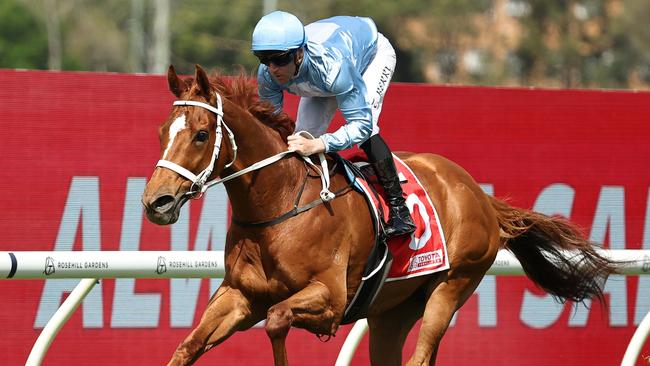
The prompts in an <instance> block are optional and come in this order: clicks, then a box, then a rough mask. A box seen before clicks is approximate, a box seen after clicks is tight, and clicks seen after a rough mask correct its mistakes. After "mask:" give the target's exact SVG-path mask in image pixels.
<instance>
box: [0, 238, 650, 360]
mask: <svg viewBox="0 0 650 366" xmlns="http://www.w3.org/2000/svg"><path fill="white" fill-rule="evenodd" d="M603 254H605V255H606V256H608V257H609V258H611V259H614V260H616V261H625V262H627V264H626V265H625V266H622V267H619V272H620V273H621V274H624V275H632V276H636V275H648V274H650V250H604V251H603ZM223 258H224V254H223V251H131V252H124V251H83V252H20V251H16V252H0V279H51V278H81V279H83V280H82V281H81V282H80V283H79V284H78V285H77V287H76V288H75V289H74V290H73V292H72V293H71V294H70V296H68V298H67V299H66V301H64V303H63V304H62V305H61V307H60V308H59V309H58V310H57V312H56V313H55V314H54V316H53V317H52V318H51V319H50V320H49V322H48V323H47V325H46V326H45V328H43V331H42V332H41V334H40V336H39V337H38V339H37V340H36V343H35V344H34V347H33V348H32V351H31V353H30V355H29V358H28V359H27V363H26V364H25V365H26V366H39V365H40V364H41V362H42V361H43V358H44V357H45V354H46V353H47V350H48V349H49V347H50V344H51V343H52V341H53V340H54V338H55V337H56V335H57V333H58V332H59V330H60V329H61V328H62V327H63V325H64V324H65V322H66V321H67V320H68V318H70V316H71V315H72V313H73V312H74V311H75V310H76V309H77V308H78V307H79V304H81V302H82V301H83V299H84V297H85V296H86V295H87V294H88V293H89V292H90V290H91V289H92V288H93V286H94V285H95V283H97V279H100V278H101V279H104V278H150V279H151V278H216V277H223V276H224V272H225V266H224V260H223ZM488 274H490V275H499V276H504V275H505V276H520V275H524V272H523V269H522V268H521V265H520V264H519V262H518V261H517V259H516V258H515V257H514V256H513V255H512V254H511V253H510V252H507V251H504V250H502V251H500V252H499V253H498V255H497V258H496V260H495V261H494V264H493V265H492V267H491V268H490V269H489V271H488ZM367 330H368V323H367V322H366V320H365V319H362V320H359V321H358V322H357V323H356V324H355V325H354V327H353V328H352V331H351V332H350V333H349V334H348V337H347V338H346V340H345V343H344V344H343V347H342V348H341V351H340V353H339V357H338V358H337V360H336V366H347V365H349V364H350V361H351V360H352V356H353V355H354V352H355V351H356V348H357V346H358V345H359V342H360V341H361V339H362V338H363V336H364V335H365V333H366V332H367ZM649 333H650V313H648V315H646V317H645V318H644V319H643V321H642V322H641V324H640V325H639V327H638V328H637V330H636V332H635V334H634V336H633V337H632V340H631V342H630V344H629V346H628V348H627V350H626V352H625V355H624V357H623V361H622V363H621V366H633V365H634V364H635V362H636V360H637V359H638V357H639V354H640V353H641V348H642V347H643V344H644V343H645V340H646V339H647V337H648V334H649Z"/></svg>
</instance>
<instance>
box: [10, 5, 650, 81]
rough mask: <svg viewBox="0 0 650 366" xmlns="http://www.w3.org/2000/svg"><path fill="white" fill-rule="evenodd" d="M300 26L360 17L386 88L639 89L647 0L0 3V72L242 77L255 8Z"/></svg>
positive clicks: (647, 52) (646, 54)
mask: <svg viewBox="0 0 650 366" xmlns="http://www.w3.org/2000/svg"><path fill="white" fill-rule="evenodd" d="M275 8H277V9H282V10H286V11H290V12H292V13H294V14H296V15H297V16H298V17H299V18H300V19H302V20H303V22H304V23H305V24H307V23H309V22H312V21H315V20H318V19H321V18H326V17H329V16H333V15H359V16H369V17H371V18H373V19H374V20H375V22H376V23H377V25H378V28H379V30H380V32H382V33H383V34H384V35H386V36H387V38H388V39H390V40H391V41H392V43H393V45H394V47H395V49H396V52H397V56H398V64H397V68H396V72H395V76H394V80H395V81H404V82H425V83H455V84H472V85H508V86H542V87H561V88H634V89H648V88H649V87H650V47H648V44H650V27H648V26H647V24H650V2H649V1H647V0H400V1H376V0H357V1H354V2H350V1H347V0H346V1H343V0H321V1H317V2H304V1H298V0H274V1H270V0H238V1H236V2H233V1H224V0H214V1H212V0H186V1H180V0H129V1H126V0H107V1H101V2H97V1H88V0H3V1H2V2H1V3H0V24H1V26H0V67H2V68H24V69H52V70H78V71H110V72H132V73H141V72H144V73H162V72H164V70H165V69H166V66H167V65H168V64H169V63H172V64H174V65H175V66H176V67H177V69H178V70H179V71H180V72H182V73H191V72H192V71H193V65H194V64H197V63H198V64H201V65H203V66H205V67H207V68H213V69H219V70H221V71H222V72H224V73H235V72H240V71H242V70H243V71H244V72H247V73H251V74H252V73H253V72H254V70H255V69H256V67H257V60H256V59H255V57H254V56H253V55H252V54H251V52H250V51H249V49H250V37H251V34H252V30H253V27H254V25H255V23H256V22H257V20H259V18H260V17H261V16H262V15H263V14H264V12H265V11H269V10H271V9H275Z"/></svg>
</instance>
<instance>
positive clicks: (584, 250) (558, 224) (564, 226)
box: [490, 197, 616, 303]
mask: <svg viewBox="0 0 650 366" xmlns="http://www.w3.org/2000/svg"><path fill="white" fill-rule="evenodd" d="M490 200H491V204H492V207H493V208H494V210H495V211H496V215H497V219H498V221H499V227H500V228H501V230H500V231H501V232H500V236H501V243H502V245H503V246H504V247H505V248H506V249H508V250H510V251H511V252H512V253H513V254H514V255H515V257H517V259H518V260H519V262H520V263H521V265H522V267H523V268H524V271H525V272H526V275H528V277H529V278H530V279H531V280H533V281H534V282H535V283H536V284H537V285H538V286H540V287H541V288H542V289H544V290H545V291H547V292H548V293H550V294H551V295H553V296H554V297H555V298H556V299H558V300H559V301H561V302H564V301H566V300H573V301H576V302H582V301H584V300H586V299H589V298H593V297H595V298H597V299H598V300H599V301H600V302H601V303H604V296H603V287H604V285H605V281H606V280H607V277H608V276H609V275H610V274H612V273H615V272H616V269H615V266H614V264H615V263H614V262H613V261H611V260H609V259H607V258H605V257H603V256H602V255H600V254H599V253H598V252H597V251H596V249H595V248H596V247H595V246H594V244H593V243H591V242H590V241H589V240H587V239H586V238H585V237H584V235H583V233H582V232H581V231H580V229H579V228H578V227H577V226H575V225H574V224H573V223H571V222H570V221H568V220H566V219H564V218H561V217H550V216H547V215H543V214H540V213H537V212H533V211H531V210H526V209H521V208H516V207H512V206H510V205H509V204H507V203H506V202H504V201H501V200H498V199H496V198H493V197H490Z"/></svg>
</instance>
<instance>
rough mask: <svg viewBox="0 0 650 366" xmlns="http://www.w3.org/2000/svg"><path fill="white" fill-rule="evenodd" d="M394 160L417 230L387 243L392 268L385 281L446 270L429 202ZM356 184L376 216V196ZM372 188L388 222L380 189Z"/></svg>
mask: <svg viewBox="0 0 650 366" xmlns="http://www.w3.org/2000/svg"><path fill="white" fill-rule="evenodd" d="M393 160H394V161H395V167H396V168H397V172H398V174H399V177H400V181H401V182H402V190H403V191H404V194H405V196H406V204H407V206H408V208H409V210H410V211H411V217H412V218H413V221H414V222H415V225H416V229H415V232H414V233H413V234H411V235H410V236H406V235H403V236H400V237H396V238H392V239H389V240H388V243H387V245H388V249H389V250H390V253H391V254H392V255H393V265H392V267H391V269H390V272H389V273H388V276H387V278H386V281H396V280H402V279H406V278H412V277H417V276H423V275H427V274H431V273H434V272H438V271H442V270H445V269H448V268H449V260H448V258H447V243H446V241H445V236H444V233H443V232H442V228H441V227H440V219H439V218H438V213H437V212H436V208H435V207H434V205H433V202H432V201H431V198H430V197H429V195H428V194H427V192H426V191H425V190H424V188H423V187H422V184H421V183H420V181H419V180H418V178H417V177H416V176H415V174H414V173H413V171H412V170H411V169H410V168H409V167H408V166H407V165H406V164H404V162H402V160H400V159H399V158H398V157H396V156H395V155H393ZM357 181H358V182H357V183H359V184H361V185H362V186H363V187H364V190H365V191H366V194H367V195H368V196H369V197H370V198H371V201H372V202H373V204H374V206H375V207H374V210H375V212H377V210H378V209H377V207H378V205H377V201H376V197H375V195H373V194H368V193H367V192H369V190H368V187H367V184H368V183H367V182H365V181H360V180H359V179H357ZM373 187H374V188H375V190H376V191H377V192H379V193H380V196H381V197H380V200H381V201H382V202H381V207H382V208H383V211H384V217H386V218H387V217H388V205H387V203H386V202H385V200H384V197H383V189H382V188H381V186H380V185H378V184H373Z"/></svg>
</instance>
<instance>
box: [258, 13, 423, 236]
mask: <svg viewBox="0 0 650 366" xmlns="http://www.w3.org/2000/svg"><path fill="white" fill-rule="evenodd" d="M252 51H253V53H254V54H255V56H257V57H258V58H259V60H260V66H259V69H258V75H257V81H258V88H259V95H260V99H262V100H267V101H269V102H271V103H272V104H273V105H274V106H275V110H276V113H277V112H279V111H280V110H282V104H283V98H284V94H283V92H284V91H285V90H287V91H288V92H290V93H292V94H296V95H299V96H300V97H301V99H300V104H299V106H298V117H297V121H296V131H308V132H310V133H311V134H312V135H314V136H316V137H319V138H316V139H306V138H304V137H302V136H298V135H292V136H289V138H288V144H289V150H292V151H296V152H298V153H300V154H302V155H305V156H308V155H311V154H316V153H321V152H335V151H341V150H344V149H347V148H349V147H351V146H352V145H353V144H360V145H359V147H360V148H361V149H362V150H363V151H364V152H365V153H366V155H367V156H368V160H369V162H370V163H371V164H372V165H373V167H374V168H375V171H376V172H377V176H378V178H379V181H380V183H381V184H382V186H383V187H384V190H385V191H386V195H387V197H388V203H389V205H390V216H389V219H388V222H387V225H386V227H385V229H384V231H385V233H386V236H388V237H393V236H398V235H404V234H410V233H412V232H413V231H414V230H415V224H414V223H413V220H412V219H411V215H410V213H409V209H408V207H407V206H406V201H405V199H404V194H403V192H402V187H401V186H400V181H399V178H398V176H397V171H396V169H395V163H394V162H393V158H392V153H391V151H390V149H389V148H388V146H387V145H386V142H385V141H384V140H383V139H382V138H381V136H379V127H378V126H377V120H378V119H379V114H380V112H381V107H382V103H383V100H384V95H385V94H386V90H387V89H388V84H389V83H390V79H391V77H392V76H393V70H394V69H395V62H396V57H395V50H394V49H393V47H392V46H391V44H390V42H389V41H388V40H387V39H386V38H385V37H384V36H383V35H382V34H381V33H379V32H378V31H377V27H376V26H375V23H374V22H373V21H372V20H371V19H370V18H360V17H350V16H337V17H333V18H329V19H323V20H319V21H317V22H315V23H311V24H309V25H307V26H305V27H303V25H302V23H301V22H300V20H299V19H298V18H297V17H296V16H294V15H293V14H290V13H286V12H282V11H275V12H273V13H270V14H268V15H265V16H264V17H262V19H260V21H259V22H258V23H257V25H256V26H255V30H254V31H253V44H252ZM337 109H339V110H340V111H341V113H342V114H343V117H344V118H345V120H346V124H345V125H343V126H342V127H341V128H339V129H338V130H337V131H335V132H333V133H325V132H326V131H327V129H328V127H329V124H330V122H331V120H332V118H333V117H334V114H335V113H336V110H337Z"/></svg>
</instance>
